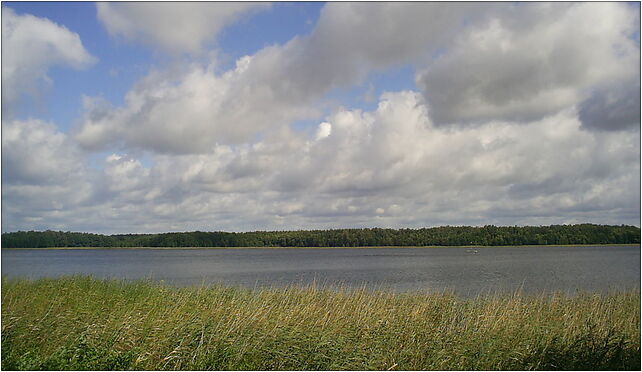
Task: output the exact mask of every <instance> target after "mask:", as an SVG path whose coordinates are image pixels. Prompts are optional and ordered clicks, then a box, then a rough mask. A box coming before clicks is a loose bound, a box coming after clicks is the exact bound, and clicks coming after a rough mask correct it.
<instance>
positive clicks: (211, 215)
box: [3, 3, 640, 232]
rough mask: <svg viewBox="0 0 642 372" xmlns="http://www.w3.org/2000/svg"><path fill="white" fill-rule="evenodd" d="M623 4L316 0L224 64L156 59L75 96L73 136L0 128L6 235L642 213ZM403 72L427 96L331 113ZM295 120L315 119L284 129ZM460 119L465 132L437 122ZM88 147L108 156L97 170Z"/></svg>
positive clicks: (633, 53) (515, 220)
mask: <svg viewBox="0 0 642 372" xmlns="http://www.w3.org/2000/svg"><path fill="white" fill-rule="evenodd" d="M118 5H120V4H118ZM208 5H209V4H208ZM100 6H103V5H100ZM100 6H99V7H100ZM111 6H112V4H110V5H108V6H107V7H108V8H109V7H111ZM627 7H628V5H626V4H612V3H600V4H519V5H517V6H513V5H510V4H509V5H503V4H502V5H499V4H491V5H488V4H483V5H479V4H463V5H460V4H436V3H421V4H396V3H376V4H374V3H329V4H326V5H325V6H324V8H323V10H322V12H321V15H320V18H319V21H318V23H317V25H316V27H315V28H314V30H313V31H312V32H311V33H310V34H308V35H302V36H298V37H295V38H293V39H292V40H290V41H289V42H287V43H285V44H283V45H272V46H269V47H266V48H264V49H262V50H260V51H259V52H257V53H256V54H254V55H252V56H245V57H242V58H240V59H239V60H238V61H237V63H236V66H235V67H234V68H231V69H229V70H228V71H219V69H218V66H217V65H216V64H215V62H212V63H211V64H203V63H192V64H189V65H187V66H182V67H179V68H172V69H156V70H153V71H150V72H149V73H148V74H147V76H145V77H144V78H142V79H141V80H140V81H138V82H137V83H136V84H135V85H134V86H133V87H132V88H131V89H130V91H129V92H128V93H127V95H126V97H125V99H124V104H123V105H122V106H113V105H111V104H110V103H109V102H107V101H105V100H103V99H100V98H96V97H85V98H84V100H83V106H84V113H83V116H82V119H81V120H80V124H79V125H78V127H77V128H75V131H74V133H73V134H71V135H70V136H68V135H66V134H62V133H59V132H57V131H56V130H55V129H54V128H52V127H51V126H50V125H49V124H46V123H42V122H34V123H30V122H26V121H25V122H15V123H13V122H11V123H6V124H3V126H6V128H8V129H5V130H4V131H5V132H6V133H7V134H8V135H9V137H7V139H6V141H7V142H6V145H5V138H4V136H5V133H4V132H3V179H5V180H7V181H6V182H7V184H6V185H3V186H4V187H3V197H4V199H3V202H4V206H5V207H6V209H5V208H3V216H5V217H6V216H10V217H9V218H8V219H5V221H11V225H10V226H9V225H5V224H3V229H9V230H11V229H14V230H15V229H18V228H21V229H29V228H37V227H38V226H41V224H43V223H45V222H48V223H49V225H48V226H47V227H49V228H56V227H57V226H65V228H64V229H68V227H71V228H72V229H75V230H88V231H103V232H152V231H168V230H196V229H198V230H233V231H238V230H258V229H297V228H336V227H365V226H368V227H371V226H387V227H419V226H432V225H441V224H482V225H483V224H489V223H494V224H508V225H513V224H550V223H576V222H587V221H590V222H595V223H618V224H619V223H628V224H637V223H638V221H639V215H640V207H639V206H640V194H639V189H640V180H639V173H640V162H639V159H640V148H639V120H640V119H639V85H638V84H639V83H636V82H639V71H637V70H636V69H633V67H632V66H634V65H636V64H637V63H639V47H638V46H637V45H635V43H633V42H632V41H631V37H630V34H631V33H632V32H634V31H635V30H637V26H636V25H635V20H636V19H635V15H631V12H630V9H628V8H627ZM109 9H112V8H109ZM114 9H116V8H114ZM118 9H120V8H118ZM633 13H635V12H633ZM132 14H133V13H132ZM239 14H240V13H239ZM373 25H374V26H373ZM145 27H147V26H145ZM221 27H222V26H221ZM127 37H129V36H127ZM135 37H136V38H140V37H141V36H135ZM137 40H143V39H137ZM145 40H146V41H145V42H153V43H155V44H156V45H161V44H162V42H160V41H153V39H151V37H150V38H149V39H145ZM150 40H152V41H150ZM200 40H201V41H199V42H198V43H195V44H193V45H192V46H189V47H188V49H189V51H191V50H197V49H199V48H202V47H203V46H204V45H205V44H203V43H206V41H207V39H200ZM170 44H171V43H170ZM170 44H168V45H170ZM161 46H162V45H161ZM162 47H164V48H170V49H171V46H162ZM188 49H184V50H183V51H186V50H188ZM407 63H411V64H414V66H423V67H421V71H419V73H418V74H417V84H418V86H419V88H420V91H414V90H406V91H401V92H387V93H385V94H383V95H382V96H381V97H380V98H379V103H378V105H377V107H376V109H374V110H371V111H367V110H360V109H357V108H351V109H347V108H342V107H325V106H323V98H324V96H325V95H326V93H328V92H329V91H331V90H332V89H334V88H337V87H344V86H352V85H354V84H357V83H363V80H364V79H366V78H367V75H368V73H369V72H370V71H374V70H385V69H387V68H390V67H391V66H395V65H399V64H407ZM636 66H637V65H636ZM636 90H637V92H638V93H637V94H638V96H637V97H638V98H637V102H636V97H635V94H636ZM326 109H327V111H326V112H330V114H321V113H322V112H324V110H326ZM636 111H637V113H636ZM300 119H306V120H309V121H313V122H316V123H318V124H317V125H316V126H311V127H309V128H304V129H296V128H295V127H294V126H290V125H289V124H291V123H292V122H293V121H296V120H300ZM455 122H456V123H461V124H470V123H475V125H444V124H445V123H455ZM586 129H599V130H586ZM620 129H627V130H626V131H624V130H620ZM30 132H34V133H35V135H34V136H33V137H31V136H29V135H27V134H26V133H30ZM636 134H637V135H636ZM40 147H42V148H40ZM83 150H91V151H99V150H108V152H106V155H105V156H104V158H103V159H102V161H101V162H100V161H99V162H98V163H99V169H94V170H92V169H91V167H88V166H87V165H86V163H85V161H83V160H81V159H84V157H85V155H82V151H83ZM14 151H15V154H10V153H9V152H14ZM107 154H108V155H107ZM140 154H145V155H146V156H148V157H147V158H146V159H147V160H149V161H143V160H142V159H141V158H140ZM5 157H6V164H8V166H5V164H4V163H5ZM38 159H46V160H45V161H43V162H42V163H39V162H38ZM30 167H34V168H33V169H36V170H38V171H34V172H32V171H31V170H29V169H28V168H30ZM38 167H40V168H38ZM5 168H6V169H5ZM57 169H59V170H64V172H63V171H60V172H58V173H56V170H57ZM56 174H77V175H80V176H79V178H76V179H74V180H73V182H71V181H69V180H67V179H66V178H65V177H62V178H56V177H57V176H56ZM48 175H49V176H48ZM9 180H13V181H9ZM76 185H80V186H76ZM76 188H79V190H82V192H76ZM63 195H73V197H74V199H71V200H67V199H65V197H63ZM51 200H57V201H60V203H62V204H64V205H65V206H66V207H65V208H63V209H61V208H60V205H61V204H56V205H52V204H51ZM51 221H53V222H51Z"/></svg>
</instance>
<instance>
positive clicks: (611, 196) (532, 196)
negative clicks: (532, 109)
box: [3, 91, 640, 232]
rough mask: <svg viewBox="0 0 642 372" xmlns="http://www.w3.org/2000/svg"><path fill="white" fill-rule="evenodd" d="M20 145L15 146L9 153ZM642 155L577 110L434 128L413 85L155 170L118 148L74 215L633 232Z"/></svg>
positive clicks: (23, 221)
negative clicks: (622, 228)
mask: <svg viewBox="0 0 642 372" xmlns="http://www.w3.org/2000/svg"><path fill="white" fill-rule="evenodd" d="M22 124H23V127H24V123H22ZM41 126H42V125H41ZM8 133H10V134H11V133H12V132H11V131H9V132H8ZM326 134H327V135H326ZM14 137H15V136H12V137H10V138H9V139H8V140H7V141H10V142H11V143H19V142H20V143H23V144H26V145H23V147H24V148H25V150H24V151H26V152H29V151H30V149H32V148H33V147H43V146H44V147H47V146H49V147H54V148H57V149H58V150H56V151H58V152H62V154H65V151H69V148H71V149H73V146H68V143H67V142H65V141H66V140H68V138H64V137H60V136H59V135H56V134H55V133H53V134H51V133H50V135H49V136H48V137H47V136H45V137H43V138H53V139H52V140H46V141H45V140H41V141H31V140H27V139H26V137H24V136H22V137H21V136H18V137H16V138H22V140H20V141H18V140H13V139H11V138H14ZM43 141H44V142H43ZM12 146H13V147H11V146H9V147H7V146H5V145H4V144H3V158H4V156H5V155H6V152H5V151H7V150H5V147H6V148H7V149H8V150H11V149H15V148H16V146H15V145H12ZM65 149H66V150H65ZM74 151H76V150H74ZM58 152H54V153H56V154H58ZM48 154H49V153H48ZM34 156H37V157H38V158H39V157H40V156H42V157H45V156H47V157H49V158H54V159H55V158H58V159H67V158H68V159H74V156H71V155H69V156H67V155H65V156H63V155H60V154H58V155H57V156H51V155H45V154H41V155H37V153H34ZM639 156H640V149H639V146H638V137H636V136H631V135H630V133H627V132H622V131H609V132H604V131H602V132H592V131H586V130H583V129H582V125H581V123H580V121H579V119H578V113H577V111H576V110H575V109H573V108H571V109H568V110H563V111H561V112H559V113H556V114H554V115H551V116H547V117H545V118H543V119H541V120H537V121H531V122H528V123H522V124H521V125H515V124H514V123H512V122H507V121H492V122H488V123H484V124H481V125H477V126H470V127H464V128H457V129H453V128H449V127H442V126H436V125H434V123H433V122H432V121H431V119H430V112H429V111H428V110H427V108H426V105H425V104H423V97H422V95H421V94H420V93H418V92H413V91H403V92H396V93H385V94H384V95H382V97H381V98H380V101H379V104H378V107H377V108H376V109H375V110H373V111H362V110H358V109H353V110H348V109H342V110H338V111H336V112H334V113H333V114H331V115H329V116H328V117H326V118H325V120H324V121H323V122H321V123H320V124H319V126H318V127H317V132H307V131H293V130H291V129H288V128H283V130H282V131H281V132H279V134H278V135H273V136H268V137H266V138H263V139H260V140H258V141H256V142H253V143H251V144H240V145H226V144H216V145H214V146H213V148H212V149H211V150H210V151H208V152H205V153H202V154H183V155H175V154H156V155H153V156H152V165H148V166H145V165H144V164H143V163H142V162H141V161H140V160H139V159H137V158H136V157H135V156H133V155H132V154H127V153H116V154H111V155H109V156H106V157H105V159H104V169H103V171H101V173H100V174H99V175H96V174H94V175H92V176H91V177H89V176H84V178H83V179H84V181H83V182H91V185H92V186H91V187H90V189H91V190H93V193H91V196H90V198H91V199H90V200H91V201H90V202H85V203H78V204H75V205H73V206H72V207H70V209H69V213H68V215H67V217H64V218H66V221H67V223H68V226H74V227H75V228H81V227H82V228H84V229H86V230H91V231H106V232H127V231H130V232H132V231H135V232H141V231H167V230H195V229H200V230H234V231H238V230H257V229H297V228H332V227H338V226H354V227H361V226H396V227H419V226H431V225H441V224H488V223H495V224H510V225H512V224H541V223H545V224H549V223H574V222H585V221H592V222H598V223H633V224H634V223H636V221H637V218H638V217H639V198H640V197H639V193H638V190H639V187H640V184H639V177H638V175H639V171H640V165H639ZM8 160H9V161H10V162H11V161H12V160H11V157H9V158H8ZM71 164H73V161H69V162H64V164H62V165H56V166H53V165H52V167H51V168H50V169H52V172H53V168H54V167H59V168H61V169H69V167H70V166H71ZM3 165H4V164H3ZM19 166H21V165H20V164H19V163H17V164H15V165H13V166H11V167H9V168H8V171H10V172H14V173H16V171H11V169H12V168H15V167H19ZM65 167H66V168H65ZM3 171H5V170H4V167H3ZM80 174H88V173H87V171H86V170H85V171H84V172H81V173H80ZM17 179H19V180H21V181H20V182H22V183H23V184H27V183H29V182H32V183H34V182H42V181H37V180H36V181H32V180H30V178H29V177H26V176H22V177H20V178H17ZM81 184H83V183H82V182H81ZM60 185H61V186H60V187H63V186H64V185H67V186H64V187H67V188H68V189H67V191H68V192H70V191H71V190H74V188H73V186H72V185H70V184H67V183H64V182H63V183H61V184H60ZM12 190H15V189H12ZM3 192H5V190H4V189H3ZM12 192H13V191H12ZM14 198H15V197H14V196H12V197H11V198H6V199H5V204H6V205H7V206H8V208H9V209H8V210H10V211H17V210H18V209H19V208H17V207H16V204H17V202H16V200H15V199H14ZM30 208H31V209H30ZM38 208H40V207H38ZM38 208H36V206H35V205H30V204H27V207H26V208H25V207H24V205H21V208H20V213H21V214H20V215H18V214H15V215H12V218H11V219H12V220H13V221H14V225H13V226H19V227H20V228H31V227H32V226H37V222H33V221H31V220H29V219H27V218H26V216H29V217H30V218H34V217H38V216H47V217H46V218H50V214H48V213H51V211H43V210H41V209H38ZM73 211H75V213H74V212H73ZM66 212H67V211H66ZM16 213H17V212H16ZM21 216H22V217H21ZM72 216H73V217H72ZM81 216H84V218H81ZM43 218H44V217H43ZM59 218H60V221H63V220H64V218H63V217H59ZM76 226H80V227H76Z"/></svg>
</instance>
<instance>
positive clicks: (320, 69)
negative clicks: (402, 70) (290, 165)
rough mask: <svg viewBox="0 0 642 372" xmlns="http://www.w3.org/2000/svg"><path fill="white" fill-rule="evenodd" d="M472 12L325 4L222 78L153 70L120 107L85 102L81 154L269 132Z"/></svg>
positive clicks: (195, 147)
mask: <svg viewBox="0 0 642 372" xmlns="http://www.w3.org/2000/svg"><path fill="white" fill-rule="evenodd" d="M119 5H120V4H119ZM124 5H128V4H124ZM132 5H135V4H132ZM205 5H207V6H211V7H212V9H215V8H217V6H218V5H220V4H218V3H217V4H205ZM102 6H108V5H106V4H105V5H101V7H102ZM477 8H479V7H478V6H476V5H461V6H451V5H445V6H444V5H440V6H438V5H437V4H393V3H379V4H366V3H329V4H327V5H326V6H325V7H324V8H323V10H322V12H321V15H320V19H319V22H318V24H317V26H316V27H315V29H314V30H313V32H312V33H311V34H310V35H305V36H302V37H295V38H293V39H292V40H290V41H289V42H287V43H285V44H283V45H273V46H269V47H266V48H264V49H262V50H260V51H259V52H258V53H256V54H255V55H253V56H245V57H242V58H240V59H239V60H238V61H237V63H236V67H235V68H233V69H230V70H228V71H225V72H223V73H217V72H216V65H215V64H214V63H212V64H211V65H207V66H203V65H199V64H193V65H190V66H188V67H185V68H184V69H183V70H182V71H154V72H151V73H150V74H149V75H148V76H147V77H145V78H144V79H142V80H141V81H140V82H139V83H138V84H136V85H135V86H134V87H133V88H132V89H131V91H130V92H129V93H128V95H127V97H126V99H125V102H126V103H125V106H124V107H117V108H110V107H109V105H106V104H104V102H103V103H101V102H99V101H97V100H96V99H94V98H91V99H87V100H85V112H86V113H85V118H84V119H83V121H82V124H81V126H80V128H78V131H77V137H76V138H77V139H78V141H79V142H80V143H81V144H82V145H83V146H85V147H86V148H89V149H99V148H105V147H107V146H110V145H113V144H115V143H120V144H124V145H125V146H130V147H138V148H144V149H151V150H153V151H157V152H166V153H169V152H174V153H189V152H192V153H194V152H196V153H198V152H201V153H202V152H207V151H209V150H210V149H211V148H212V146H213V145H214V144H216V143H231V144H238V143H246V142H251V141H253V140H254V139H255V138H256V136H257V135H262V134H265V131H266V130H268V129H269V130H279V129H278V128H279V127H280V126H283V125H287V124H289V123H290V122H292V121H296V120H302V119H310V118H314V117H317V116H318V115H319V113H320V108H319V100H320V99H321V98H322V97H323V95H324V94H325V93H327V92H328V91H329V90H330V89H332V88H335V87H340V86H349V85H351V84H353V83H355V82H358V81H359V80H361V79H363V78H365V76H366V75H367V73H368V71H370V70H372V69H380V68H384V67H386V66H389V65H391V64H396V63H405V62H407V60H408V59H417V58H420V56H422V55H425V54H427V53H430V52H431V51H434V50H435V49H436V48H438V47H439V46H440V45H441V44H442V43H443V41H444V40H447V39H448V35H451V34H453V33H454V29H453V28H452V27H453V25H458V24H460V23H462V22H464V19H465V18H466V16H467V15H470V14H472V10H474V9H477ZM99 9H100V8H99ZM141 9H144V10H147V9H149V6H146V7H144V8H141ZM372 24H377V25H379V27H376V28H373V27H371V25H372ZM167 29H169V28H167V27H163V30H167ZM418 30H420V31H421V32H417V31H418Z"/></svg>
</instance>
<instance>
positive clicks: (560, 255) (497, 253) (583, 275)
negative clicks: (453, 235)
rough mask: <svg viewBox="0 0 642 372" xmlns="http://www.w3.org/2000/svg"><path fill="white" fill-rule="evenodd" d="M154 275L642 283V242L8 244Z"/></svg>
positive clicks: (617, 286) (262, 282)
mask: <svg viewBox="0 0 642 372" xmlns="http://www.w3.org/2000/svg"><path fill="white" fill-rule="evenodd" d="M71 274H91V275H93V276H96V277H100V278H122V279H152V280H157V281H161V280H162V281H164V283H166V284H171V285H177V286H187V285H200V284H212V283H223V284H227V285H240V286H245V287H264V286H287V285H307V284H310V283H316V284H318V285H326V286H347V287H361V286H365V287H366V288H369V289H387V290H394V291H415V290H419V291H442V290H446V289H447V290H454V291H455V292H456V293H458V294H460V295H463V296H475V295H477V294H483V293H489V292H490V293H494V292H512V291H515V290H518V289H520V288H521V289H523V290H524V291H525V292H527V293H539V292H543V291H544V292H549V291H563V292H566V293H570V294H572V293H574V292H576V291H578V290H580V291H598V292H602V293H606V292H609V291H613V290H621V289H628V288H639V287H640V246H639V245H637V246H582V247H565V246H564V247H557V246H532V247H482V248H472V249H471V248H462V247H439V248H340V249H337V248H315V249H305V248H287V249H271V248H248V249H92V250H84V249H67V250H37V249H29V250H14V249H2V275H3V276H7V277H29V278H37V277H57V276H61V275H71Z"/></svg>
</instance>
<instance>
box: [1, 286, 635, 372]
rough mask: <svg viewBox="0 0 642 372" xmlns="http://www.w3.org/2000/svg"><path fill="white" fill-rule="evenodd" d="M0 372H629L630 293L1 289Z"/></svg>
mask: <svg viewBox="0 0 642 372" xmlns="http://www.w3.org/2000/svg"><path fill="white" fill-rule="evenodd" d="M2 369H4V370H13V369H18V370H21V369H28V370H37V369H47V370H60V369H65V370H87V369H91V370H110V369H121V370H122V369H134V370H164V369H167V370H180V369H188V370H206V369H210V370H211V369H215V370H271V369H277V370H290V369H296V370H343V369H347V370H394V369H398V370H420V369H436V370H453V369H455V370H468V369H473V370H496V369H503V370H523V369H547V370H549V369H564V370H570V369H583V370H596V369H608V370H614V369H628V370H639V369H640V294H639V292H638V291H629V292H623V293H617V294H612V295H602V296H601V295H597V294H588V293H587V294H580V295H577V296H573V297H568V296H564V295H561V294H553V295H542V296H526V295H522V294H520V293H516V294H513V295H508V296H488V297H480V298H477V299H462V298H459V297H456V296H454V295H452V294H448V293H437V294H422V293H405V294H400V293H396V294H395V293H390V292H385V291H368V290H365V289H360V290H348V289H343V290H342V289H339V290H337V289H334V290H329V289H322V288H318V287H314V286H309V287H304V288H300V287H299V288H296V287H291V288H284V289H283V288H282V289H254V290H251V289H240V288H234V287H223V286H212V287H193V288H171V287H165V286H161V285H158V284H154V283H151V282H143V281H139V282H125V281H113V280H111V281H110V280H98V279H93V278H90V277H67V278H59V279H40V280H35V281H28V280H14V279H6V278H3V279H2Z"/></svg>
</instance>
